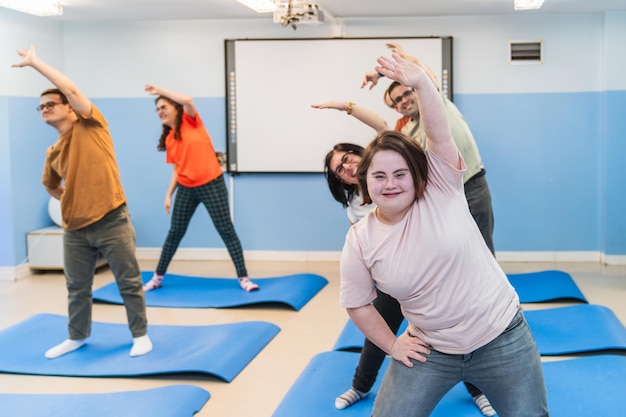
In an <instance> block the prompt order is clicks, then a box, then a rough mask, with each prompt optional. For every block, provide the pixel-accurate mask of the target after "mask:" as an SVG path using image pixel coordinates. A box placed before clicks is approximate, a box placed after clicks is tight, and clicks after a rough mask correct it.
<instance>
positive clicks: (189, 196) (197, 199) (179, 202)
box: [156, 175, 248, 277]
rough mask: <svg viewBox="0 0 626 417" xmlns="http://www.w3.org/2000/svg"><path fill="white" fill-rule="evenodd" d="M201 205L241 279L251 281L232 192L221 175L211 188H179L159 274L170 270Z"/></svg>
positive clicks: (206, 185) (158, 267)
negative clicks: (231, 209)
mask: <svg viewBox="0 0 626 417" xmlns="http://www.w3.org/2000/svg"><path fill="white" fill-rule="evenodd" d="M200 203H202V204H204V206H205V207H206V209H207V211H208V212H209V216H211V220H212V221H213V225H214V226H215V228H216V229H217V232H218V233H219V235H220V237H221V238H222V240H223V241H224V244H225V245H226V249H228V253H229V254H230V258H231V259H232V260H233V263H234V264H235V268H236V269H237V276H238V277H247V276H248V272H247V271H246V265H245V262H244V259H243V250H242V248H241V242H240V241H239V237H237V232H236V231H235V227H234V226H233V223H232V222H231V220H230V213H229V210H228V192H227V191H226V183H225V182H224V176H223V175H220V176H219V177H217V178H216V179H214V180H213V181H211V182H209V183H208V184H205V185H201V186H200V187H195V188H187V187H183V186H182V185H180V184H178V186H177V189H176V198H175V200H174V210H173V211H172V223H171V225H170V231H169V233H168V234H167V238H166V239H165V243H164V244H163V249H162V250H161V258H160V259H159V265H158V266H157V270H156V272H157V273H158V274H160V275H163V274H165V272H166V271H167V267H168V266H169V264H170V262H171V261H172V258H173V257H174V254H175V253H176V250H177V249H178V245H179V244H180V241H181V240H182V239H183V236H185V233H186V232H187V227H188V226H189V222H190V221H191V216H193V214H194V213H195V211H196V208H197V207H198V205H199V204H200Z"/></svg>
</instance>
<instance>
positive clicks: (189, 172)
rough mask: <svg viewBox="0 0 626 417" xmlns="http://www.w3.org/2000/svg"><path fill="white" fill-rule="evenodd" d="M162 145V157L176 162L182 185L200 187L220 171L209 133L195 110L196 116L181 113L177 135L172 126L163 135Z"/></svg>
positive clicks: (171, 162) (215, 176) (217, 175)
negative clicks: (163, 144)
mask: <svg viewBox="0 0 626 417" xmlns="http://www.w3.org/2000/svg"><path fill="white" fill-rule="evenodd" d="M165 149H166V157H165V161H166V162H167V163H168V164H174V165H176V168H177V171H178V183H179V184H180V185H182V186H184V187H189V188H194V187H199V186H201V185H204V184H207V183H209V182H211V181H213V180H214V179H216V178H217V177H219V176H220V175H222V167H221V166H220V163H219V161H218V160H217V156H216V155H215V149H214V148H213V142H211V136H210V135H209V132H207V130H206V128H205V127H204V124H203V123H202V119H201V118H200V115H199V114H198V113H196V117H195V118H193V117H191V116H189V115H188V114H187V113H183V120H182V123H181V126H180V139H174V129H172V130H171V131H170V133H169V135H168V136H167V138H165Z"/></svg>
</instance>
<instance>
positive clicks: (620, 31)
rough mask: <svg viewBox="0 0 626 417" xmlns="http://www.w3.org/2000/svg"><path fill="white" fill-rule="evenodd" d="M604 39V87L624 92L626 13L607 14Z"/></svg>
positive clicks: (625, 76) (625, 87)
mask: <svg viewBox="0 0 626 417" xmlns="http://www.w3.org/2000/svg"><path fill="white" fill-rule="evenodd" d="M604 39H605V45H604V50H605V55H606V59H605V67H606V79H605V87H606V89H607V90H626V70H625V68H626V12H613V13H609V14H607V16H606V19H605V33H604Z"/></svg>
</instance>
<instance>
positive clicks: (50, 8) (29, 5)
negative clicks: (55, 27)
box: [0, 0, 63, 16]
mask: <svg viewBox="0 0 626 417" xmlns="http://www.w3.org/2000/svg"><path fill="white" fill-rule="evenodd" d="M0 6H1V7H6V8H9V9H13V10H17V11H18V12H23V13H28V14H34V15H35V16H60V15H62V14H63V7H62V6H61V2H60V1H58V0H0Z"/></svg>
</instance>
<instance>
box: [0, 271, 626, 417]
mask: <svg viewBox="0 0 626 417" xmlns="http://www.w3.org/2000/svg"><path fill="white" fill-rule="evenodd" d="M140 263H141V266H142V268H144V269H145V270H150V269H152V268H154V265H155V262H154V261H141V262H140ZM503 268H504V270H505V271H506V272H527V271H537V270H543V269H561V270H564V271H567V272H569V273H570V274H572V276H573V278H574V280H575V281H576V283H577V284H578V286H579V287H580V289H581V291H582V292H583V294H584V295H585V296H586V297H587V299H588V301H589V302H590V303H593V304H601V305H604V306H607V307H609V308H610V309H612V310H613V312H615V314H616V315H617V316H618V317H619V318H620V320H621V321H622V323H626V266H624V267H606V266H602V265H599V264H588V263H567V264H553V263H541V264H539V263H506V264H503ZM248 270H249V272H250V275H251V277H272V276H279V275H286V274H292V273H303V272H310V273H316V274H320V275H322V276H324V277H326V278H327V279H328V281H329V285H327V286H326V287H325V288H324V289H323V290H322V291H321V292H320V293H319V294H317V296H316V297H315V298H313V299H312V300H311V301H310V302H309V303H308V304H307V305H306V306H304V308H302V310H300V311H298V312H296V311H293V310H291V309H290V308H288V307H282V306H266V307H246V308H234V309H170V308H149V310H148V318H149V321H150V323H151V324H168V325H177V324H180V325H209V324H218V323H232V322H238V321H247V320H263V321H269V322H272V323H274V324H276V325H278V326H279V327H280V328H281V331H280V333H279V334H278V335H277V336H276V337H275V338H274V340H272V342H270V344H269V345H268V346H267V347H266V348H265V349H263V351H261V353H260V354H259V355H258V356H257V357H256V358H255V359H254V360H253V361H252V362H251V363H250V364H249V365H248V366H247V367H246V368H245V369H244V370H243V371H242V372H241V373H240V374H239V375H238V376H237V377H236V378H235V379H234V380H233V381H232V382H230V383H225V382H223V381H221V380H219V379H217V378H211V377H204V376H191V377H181V376H175V377H173V376H159V377H139V378H67V377H44V376H26V375H9V374H0V392H2V393H81V392H83V393H99V392H114V391H126V390H140V389H146V388H154V387H159V386H164V385H169V384H178V383H186V384H195V385H198V386H200V387H202V388H204V389H206V390H207V391H209V392H210V393H211V399H210V400H209V401H208V402H207V404H206V405H205V406H204V408H203V409H202V410H201V411H200V413H198V414H197V416H200V417H202V416H207V417H208V416H211V417H218V416H219V417H270V416H271V415H272V413H273V412H274V410H275V409H276V407H277V406H278V404H279V403H280V401H281V400H282V398H283V397H284V395H285V394H286V392H287V391H288V390H289V388H290V387H291V385H292V384H293V383H294V381H295V380H296V378H297V377H298V376H299V375H300V373H301V371H302V370H303V369H304V367H305V366H306V365H307V364H308V362H309V361H310V359H311V358H312V357H313V356H315V355H316V354H318V353H320V352H325V351H329V350H331V349H332V346H333V344H334V342H335V341H336V339H337V337H338V336H339V333H340V332H341V330H342V329H343V326H344V325H345V323H346V320H347V317H348V316H347V314H346V312H345V310H344V309H342V308H341V307H340V306H339V304H338V287H339V272H338V263H336V262H261V261H251V262H248ZM170 272H171V273H178V274H189V275H196V276H214V277H218V276H222V277H229V276H234V275H233V274H234V270H233V267H232V264H231V263H230V262H225V261H223V262H222V261H211V262H198V261H175V262H174V263H172V266H171V267H170ZM112 280H113V277H112V275H111V273H110V271H109V269H108V268H106V267H105V268H103V269H101V270H100V271H99V272H98V274H97V275H96V281H95V287H96V288H98V287H100V286H102V285H104V284H107V283H109V282H112ZM561 305H565V304H563V303H558V304H557V303H542V304H527V305H525V306H524V307H525V308H526V309H528V310H530V309H535V308H549V307H557V306H561ZM37 313H55V314H63V315H66V314H67V313H66V291H65V285H64V279H63V276H62V274H61V273H50V272H48V273H44V274H34V275H32V276H30V277H28V278H25V279H21V280H19V281H17V282H0V328H4V327H7V326H10V325H12V324H14V323H17V322H19V321H22V320H24V319H26V318H28V317H30V316H31V315H33V314H37ZM93 319H94V320H96V321H104V322H114V323H126V317H125V313H124V309H123V307H121V306H116V305H105V304H96V305H95V306H94V315H93ZM61 337H63V336H61ZM129 337H130V335H129ZM54 342H55V341H51V344H53V343H54ZM553 359H554V358H546V360H553ZM350 382H351V381H349V380H347V381H346V388H348V387H349V385H350Z"/></svg>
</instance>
